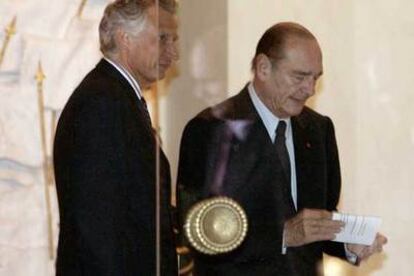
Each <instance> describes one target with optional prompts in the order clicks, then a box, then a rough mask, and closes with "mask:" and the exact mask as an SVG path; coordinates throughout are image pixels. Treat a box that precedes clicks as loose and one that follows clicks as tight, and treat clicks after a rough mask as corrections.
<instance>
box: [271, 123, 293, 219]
mask: <svg viewBox="0 0 414 276" xmlns="http://www.w3.org/2000/svg"><path fill="white" fill-rule="evenodd" d="M285 133H286V122H285V121H282V120H281V121H279V123H278V125H277V128H276V138H275V143H274V144H275V147H276V151H277V154H278V156H279V160H280V163H281V164H282V168H283V172H284V175H285V181H283V182H284V185H283V192H284V198H285V203H286V204H287V209H288V210H287V212H285V214H286V215H287V216H291V215H292V214H294V212H295V211H294V210H295V207H294V203H293V199H292V188H291V170H290V160H289V153H288V150H287V147H286V136H285Z"/></svg>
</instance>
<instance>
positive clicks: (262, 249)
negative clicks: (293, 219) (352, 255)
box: [178, 88, 344, 276]
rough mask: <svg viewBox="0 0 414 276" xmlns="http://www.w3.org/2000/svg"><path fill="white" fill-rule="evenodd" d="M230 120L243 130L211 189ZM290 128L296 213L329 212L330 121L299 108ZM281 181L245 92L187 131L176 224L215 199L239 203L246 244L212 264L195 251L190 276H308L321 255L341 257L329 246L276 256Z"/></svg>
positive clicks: (336, 183)
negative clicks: (192, 275)
mask: <svg viewBox="0 0 414 276" xmlns="http://www.w3.org/2000/svg"><path fill="white" fill-rule="evenodd" d="M237 121H239V122H247V123H248V124H247V125H246V126H245V132H246V133H245V135H233V137H232V139H231V142H230V143H231V148H230V155H229V157H228V164H227V170H226V174H225V176H224V180H223V182H222V183H221V184H219V185H217V181H215V180H214V175H215V170H216V168H217V163H218V162H219V161H218V160H220V159H221V158H223V156H221V155H222V154H223V152H222V151H221V149H222V148H223V147H222V144H223V143H222V142H223V139H222V137H223V133H224V130H225V129H226V128H228V126H229V122H237ZM292 128H293V139H294V147H295V162H296V173H297V189H298V192H297V194H298V195H297V202H298V210H300V209H303V208H318V209H326V210H335V208H336V205H337V203H338V199H339V194H340V169H339V161H338V152H337V145H336V140H335V134H334V128H333V124H332V122H331V120H330V119H329V118H328V117H324V116H322V115H320V114H318V113H316V112H314V111H312V110H311V109H309V108H307V107H305V108H304V110H303V111H302V113H301V114H300V115H299V116H296V117H293V118H292ZM243 136H244V137H243ZM224 158H225V157H224ZM281 179H283V171H282V168H281V165H280V161H279V160H278V157H277V155H276V151H275V149H274V145H273V144H272V141H271V139H270V137H269V135H268V133H267V131H266V128H265V126H264V124H263V123H262V121H261V119H260V117H259V115H258V113H257V112H256V110H255V108H254V106H253V103H252V102H251V99H250V96H249V94H248V91H247V88H245V89H244V90H242V91H241V93H239V94H238V95H236V96H234V97H232V98H230V99H228V100H227V101H225V102H223V103H221V104H219V105H217V106H215V107H213V108H209V109H207V110H204V111H203V112H201V113H200V114H199V115H198V116H196V117H195V118H194V119H192V120H191V121H190V122H189V123H188V124H187V126H186V128H185V130H184V133H183V137H182V141H181V150H180V161H179V173H178V192H179V201H178V203H179V205H178V207H179V212H180V215H181V219H180V224H181V225H182V224H183V220H184V215H185V214H186V213H187V211H188V209H189V208H190V207H191V206H192V205H193V204H194V203H195V202H197V201H199V200H201V199H204V198H208V197H211V196H215V195H225V196H229V197H231V198H233V199H235V200H236V201H238V202H239V203H240V204H241V206H242V207H243V208H244V210H245V211H246V214H247V217H248V222H249V229H248V233H247V237H246V239H245V241H244V242H243V243H242V245H241V246H240V247H239V248H237V249H236V250H234V251H233V252H231V253H227V254H224V255H221V256H215V257H211V256H207V255H203V254H199V253H197V252H194V258H195V268H194V271H195V275H238V276H240V275H261V276H263V275H315V274H316V273H317V272H316V270H317V265H318V263H319V262H320V261H321V260H322V252H326V253H329V254H333V255H336V256H340V257H344V248H343V244H340V243H334V242H316V243H312V244H309V245H306V246H302V247H297V248H288V251H287V252H288V253H287V255H282V254H281V248H282V233H283V225H284V221H285V220H284V218H283V217H284V214H285V213H286V210H285V209H284V208H286V207H285V206H286V204H283V200H284V198H283V192H282V183H281V181H280V180H281ZM213 183H214V184H213Z"/></svg>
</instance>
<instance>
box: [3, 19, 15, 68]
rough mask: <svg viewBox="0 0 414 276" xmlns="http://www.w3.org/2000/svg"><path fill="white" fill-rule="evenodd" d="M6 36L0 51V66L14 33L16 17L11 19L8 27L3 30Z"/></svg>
mask: <svg viewBox="0 0 414 276" xmlns="http://www.w3.org/2000/svg"><path fill="white" fill-rule="evenodd" d="M4 31H5V32H6V36H5V38H4V41H3V46H2V47H1V50H0V66H1V64H2V63H3V59H4V55H5V54H6V49H7V46H8V45H9V42H10V39H11V37H12V36H13V35H14V34H15V33H16V16H14V17H13V19H12V21H11V22H10V24H9V25H7V27H6V28H5V29H4Z"/></svg>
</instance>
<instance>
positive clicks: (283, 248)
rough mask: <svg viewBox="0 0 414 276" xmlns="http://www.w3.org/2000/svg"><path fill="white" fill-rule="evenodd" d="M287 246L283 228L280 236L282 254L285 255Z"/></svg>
mask: <svg viewBox="0 0 414 276" xmlns="http://www.w3.org/2000/svg"><path fill="white" fill-rule="evenodd" d="M286 251H287V246H286V244H285V230H283V237H282V255H286Z"/></svg>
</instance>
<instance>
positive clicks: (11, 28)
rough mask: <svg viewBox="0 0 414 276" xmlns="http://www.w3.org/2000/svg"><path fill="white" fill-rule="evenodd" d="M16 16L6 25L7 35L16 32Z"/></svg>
mask: <svg viewBox="0 0 414 276" xmlns="http://www.w3.org/2000/svg"><path fill="white" fill-rule="evenodd" d="M16 18H17V17H16V16H14V17H13V19H12V21H11V22H10V24H9V25H8V26H7V27H6V29H5V30H6V37H7V36H8V37H10V36H12V35H14V34H15V33H16Z"/></svg>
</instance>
